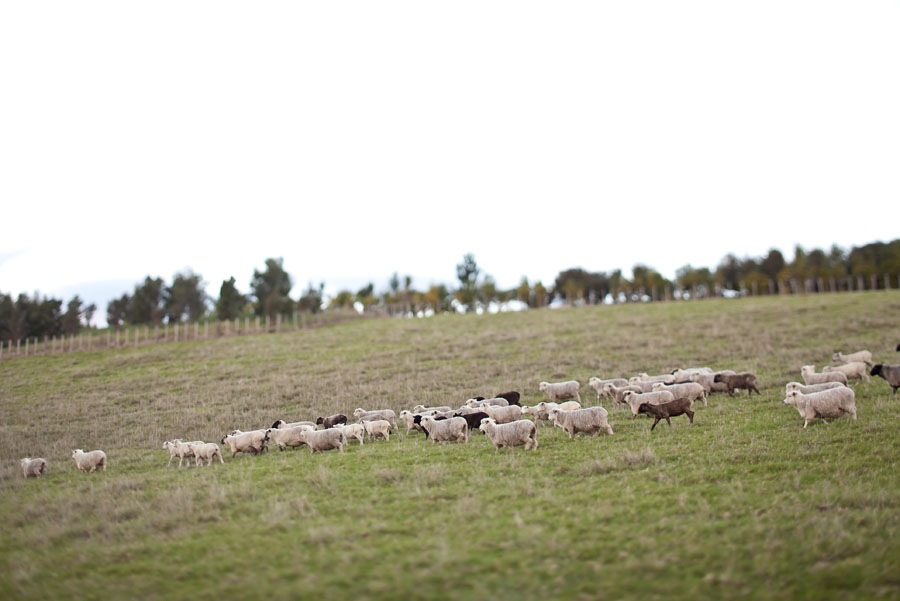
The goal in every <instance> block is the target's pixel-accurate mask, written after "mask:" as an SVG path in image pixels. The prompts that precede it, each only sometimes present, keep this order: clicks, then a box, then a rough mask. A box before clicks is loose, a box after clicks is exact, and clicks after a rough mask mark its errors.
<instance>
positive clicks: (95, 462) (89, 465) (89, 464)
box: [72, 449, 106, 472]
mask: <svg viewBox="0 0 900 601" xmlns="http://www.w3.org/2000/svg"><path fill="white" fill-rule="evenodd" d="M72 459H74V460H75V465H77V466H78V469H80V470H81V471H82V472H93V471H96V469H97V468H98V467H99V468H100V469H102V470H103V471H104V472H105V471H106V453H104V452H103V451H90V452H88V453H85V452H84V451H82V450H81V449H75V450H74V451H72Z"/></svg>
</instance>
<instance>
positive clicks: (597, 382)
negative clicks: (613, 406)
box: [588, 376, 628, 401]
mask: <svg viewBox="0 0 900 601" xmlns="http://www.w3.org/2000/svg"><path fill="white" fill-rule="evenodd" d="M607 384H613V385H615V386H628V380H626V379H625V378H610V379H609V380H601V379H600V378H598V377H597V376H591V379H590V380H588V386H590V387H591V388H593V389H594V391H595V392H596V393H597V400H598V401H599V400H600V397H604V396H605V397H609V396H612V395H610V393H609V390H608V389H607V388H606V385H607Z"/></svg>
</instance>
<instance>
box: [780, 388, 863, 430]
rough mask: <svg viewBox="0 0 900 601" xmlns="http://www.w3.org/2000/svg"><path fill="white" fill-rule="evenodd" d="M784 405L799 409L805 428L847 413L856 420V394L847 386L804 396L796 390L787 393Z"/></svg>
mask: <svg viewBox="0 0 900 601" xmlns="http://www.w3.org/2000/svg"><path fill="white" fill-rule="evenodd" d="M784 404H785V405H791V406H792V407H794V408H795V409H797V412H798V413H800V417H802V418H803V420H804V421H803V427H804V428H805V427H806V426H808V425H809V422H811V421H812V420H814V419H816V418H819V419H821V420H822V421H823V422H824V421H825V418H826V417H828V418H832V417H840V416H841V415H843V414H845V413H847V414H849V415H850V417H852V418H853V419H854V420H855V419H856V393H855V392H853V389H852V388H849V387H847V386H843V387H841V388H832V389H831V390H823V391H822V392H813V393H810V394H803V393H802V392H800V391H799V390H795V391H793V392H789V393H787V395H786V396H785V399H784ZM825 423H828V422H825Z"/></svg>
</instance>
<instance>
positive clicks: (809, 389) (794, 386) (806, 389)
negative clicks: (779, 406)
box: [784, 382, 844, 394]
mask: <svg viewBox="0 0 900 601" xmlns="http://www.w3.org/2000/svg"><path fill="white" fill-rule="evenodd" d="M843 386H844V385H843V384H841V383H840V382H823V383H821V384H811V385H809V386H804V385H803V384H801V383H800V382H788V383H787V384H785V385H784V393H785V394H787V393H789V392H793V391H795V390H799V391H800V392H802V393H803V394H811V393H813V392H822V391H823V390H831V389H832V388H842V387H843Z"/></svg>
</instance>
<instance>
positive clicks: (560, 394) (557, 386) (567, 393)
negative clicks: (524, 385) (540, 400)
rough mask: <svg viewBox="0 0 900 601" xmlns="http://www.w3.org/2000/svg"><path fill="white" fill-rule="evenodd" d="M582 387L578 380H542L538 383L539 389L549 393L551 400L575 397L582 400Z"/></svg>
mask: <svg viewBox="0 0 900 601" xmlns="http://www.w3.org/2000/svg"><path fill="white" fill-rule="evenodd" d="M580 388H581V384H579V383H578V382H577V381H576V380H569V381H568V382H541V383H540V384H538V390H540V391H541V392H543V393H544V394H546V395H547V399H548V400H550V401H554V402H555V401H564V400H566V399H575V400H576V401H578V402H579V403H580V402H581V395H580V394H578V390H579V389H580Z"/></svg>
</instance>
